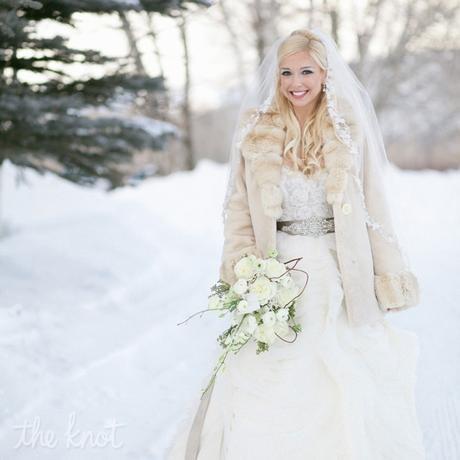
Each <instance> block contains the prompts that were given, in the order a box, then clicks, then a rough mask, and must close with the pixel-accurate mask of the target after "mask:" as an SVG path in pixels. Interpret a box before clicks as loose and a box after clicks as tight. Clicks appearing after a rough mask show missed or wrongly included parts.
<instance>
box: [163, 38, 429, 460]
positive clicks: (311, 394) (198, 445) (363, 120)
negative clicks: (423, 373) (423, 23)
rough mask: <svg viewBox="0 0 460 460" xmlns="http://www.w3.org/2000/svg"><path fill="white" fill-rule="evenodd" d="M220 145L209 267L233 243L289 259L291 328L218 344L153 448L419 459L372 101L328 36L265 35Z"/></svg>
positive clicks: (323, 458)
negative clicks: (225, 158) (258, 339)
mask: <svg viewBox="0 0 460 460" xmlns="http://www.w3.org/2000/svg"><path fill="white" fill-rule="evenodd" d="M231 151H232V154H231V163H230V177H229V182H228V189H227V195H226V199H225V203H224V236H225V240H224V246H223V253H222V264H221V268H220V277H221V279H222V280H224V281H226V282H228V283H230V284H232V283H234V282H235V274H234V272H233V267H234V264H235V263H236V261H238V259H239V258H240V257H241V256H242V255H243V254H245V253H253V254H255V255H257V256H258V257H267V254H268V253H269V252H270V251H271V250H276V251H277V253H278V259H279V260H280V261H283V262H285V261H288V260H291V259H293V258H298V257H302V259H301V260H300V262H299V264H298V265H297V268H300V269H302V270H305V271H306V272H308V274H309V281H308V285H307V288H306V289H305V291H304V292H303V294H302V296H301V297H300V298H299V299H298V302H297V306H296V314H297V318H298V321H299V322H300V324H301V325H302V331H301V332H300V333H299V335H298V337H297V340H295V341H294V342H293V343H287V342H283V341H279V342H276V343H275V344H274V345H272V346H271V348H270V349H269V350H268V351H267V352H265V353H261V354H256V352H255V347H256V344H255V343H254V342H249V343H248V344H246V346H244V347H243V348H242V349H241V350H240V351H239V352H238V353H237V354H229V355H228V357H227V361H226V365H225V371H224V372H222V373H221V374H218V376H217V378H216V380H215V381H214V383H213V385H212V386H211V388H210V391H208V392H207V393H205V395H204V396H203V397H202V399H201V400H200V401H197V403H198V404H197V407H196V410H195V412H194V413H193V414H190V417H188V418H187V420H186V424H185V425H183V426H182V427H181V429H180V430H179V431H178V434H177V437H176V439H175V440H174V443H173V444H172V445H171V447H170V449H169V453H168V459H169V460H224V459H225V460H285V459H286V460H301V459H302V460H307V459H308V460H339V459H340V460H345V459H347V460H399V459H404V460H420V459H424V458H425V451H424V447H423V439H422V434H421V430H420V427H419V423H418V419H417V413H416V407H415V383H416V365H417V358H418V353H419V345H418V338H417V336H416V334H415V333H414V332H412V331H407V330H402V329H398V328H396V327H394V326H392V325H391V324H390V322H389V321H388V319H387V317H386V314H387V313H388V312H395V311H399V310H405V309H407V308H408V307H410V306H413V305H416V304H418V302H419V286H418V282H417V278H416V277H415V275H414V274H413V273H412V272H411V270H410V268H409V265H408V263H407V262H406V261H405V257H404V251H403V250H402V248H401V246H400V245H399V243H398V241H397V238H396V235H395V233H394V230H393V225H392V221H391V217H390V211H389V209H388V201H387V200H386V198H385V189H384V185H383V183H384V178H383V171H384V166H385V165H386V164H387V157H386V153H385V149H384V146H383V143H382V139H381V134H380V130H379V127H378V123H377V121H376V117H375V113H374V109H373V106H372V103H371V102H370V99H369V97H368V95H367V93H366V91H365V89H364V88H363V87H362V86H361V84H360V83H359V81H358V80H357V79H356V77H355V75H354V74H353V72H352V71H351V70H350V69H349V67H348V66H347V65H346V63H345V62H344V61H343V59H342V57H341V56H340V54H339V53H338V51H337V48H336V46H335V43H334V42H333V41H332V39H331V38H330V37H329V36H327V35H325V34H324V33H323V32H321V31H320V30H316V29H314V30H312V31H310V30H295V31H293V32H292V33H291V34H289V35H288V36H286V37H282V38H280V39H278V40H277V41H276V42H275V43H274V44H273V45H272V47H271V49H270V50H269V52H268V53H267V55H266V57H265V59H264V62H263V63H262V64H261V66H260V67H259V69H258V72H257V76H256V79H255V81H254V83H253V85H252V86H251V88H250V89H249V91H248V94H247V96H246V98H245V100H244V101H243V103H242V106H241V109H240V113H239V123H237V129H236V133H235V135H234V138H233V143H232V150H231ZM297 275H298V278H296V276H297ZM292 276H293V277H294V278H295V279H296V281H297V282H298V283H299V285H301V284H302V282H303V278H302V276H301V274H300V273H298V272H296V273H294V274H293V275H292Z"/></svg>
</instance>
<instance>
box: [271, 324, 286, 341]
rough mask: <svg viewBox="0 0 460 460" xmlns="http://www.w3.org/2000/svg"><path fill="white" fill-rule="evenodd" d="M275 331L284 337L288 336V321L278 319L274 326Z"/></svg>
mask: <svg viewBox="0 0 460 460" xmlns="http://www.w3.org/2000/svg"><path fill="white" fill-rule="evenodd" d="M273 329H274V331H275V332H276V333H277V334H278V335H279V336H281V337H283V339H285V338H287V337H288V333H289V325H288V323H287V322H286V321H277V322H276V323H275V325H274V326H273Z"/></svg>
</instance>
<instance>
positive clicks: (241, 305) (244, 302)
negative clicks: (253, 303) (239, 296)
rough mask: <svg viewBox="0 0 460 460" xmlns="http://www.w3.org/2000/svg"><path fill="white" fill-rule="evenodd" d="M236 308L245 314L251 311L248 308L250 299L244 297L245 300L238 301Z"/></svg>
mask: <svg viewBox="0 0 460 460" xmlns="http://www.w3.org/2000/svg"><path fill="white" fill-rule="evenodd" d="M236 309H237V310H238V311H239V312H240V313H242V314H244V313H249V310H248V301H247V300H244V299H243V300H240V301H239V302H238V305H237V306H236Z"/></svg>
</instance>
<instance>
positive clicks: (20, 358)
mask: <svg viewBox="0 0 460 460" xmlns="http://www.w3.org/2000/svg"><path fill="white" fill-rule="evenodd" d="M15 171H16V170H15V168H14V167H13V166H12V165H11V164H10V163H8V162H7V163H6V165H5V166H4V171H3V178H4V185H3V191H2V204H3V217H4V219H6V221H7V223H8V224H9V226H10V227H11V233H10V234H9V235H8V236H7V237H5V238H4V239H2V240H0V362H1V364H0V401H1V404H0V459H7V460H19V459H27V460H34V459H53V460H54V459H55V460H62V459H65V460H73V459H75V460H89V459H97V460H104V459H107V460H119V459H123V460H124V459H126V460H127V459H133V460H134V459H135V460H144V459H149V460H162V459H163V454H164V450H165V449H166V447H167V445H168V443H169V442H170V440H171V438H172V436H173V434H174V432H175V430H176V427H177V425H178V423H179V422H180V421H181V420H182V419H183V418H184V414H186V412H187V411H188V410H190V408H191V407H193V405H194V404H195V400H196V398H197V397H198V395H199V394H200V392H201V390H200V389H201V388H202V384H203V382H204V380H203V379H204V377H205V376H208V375H209V373H210V371H211V369H212V367H213V366H214V364H215V358H216V356H217V353H218V348H217V347H218V346H217V342H216V341H215V338H216V336H217V334H218V332H220V331H221V330H222V324H221V321H222V320H219V319H218V318H217V317H214V316H206V315H204V316H203V317H201V318H194V319H192V320H191V321H189V322H188V323H187V324H183V325H181V326H177V323H178V322H180V321H182V320H184V319H185V318H186V317H187V316H188V315H190V314H191V313H193V312H195V311H198V310H200V309H203V308H206V303H207V295H208V293H209V287H210V286H211V285H212V284H213V283H214V282H215V281H216V280H217V277H218V266H219V261H220V251H221V244H222V228H221V216H220V212H221V204H222V199H223V193H224V184H225V179H226V166H225V165H219V164H216V163H214V162H211V161H202V162H200V164H199V165H198V167H197V168H196V170H195V171H193V172H183V173H177V174H173V175H171V176H169V177H167V178H156V179H151V180H148V181H146V182H144V183H143V184H142V185H140V186H139V187H137V188H125V189H122V190H116V191H114V192H111V193H105V192H103V191H102V190H97V189H85V188H81V187H78V186H76V185H73V184H70V183H68V182H65V181H63V180H61V179H59V178H57V177H55V176H52V175H49V174H47V175H45V176H40V175H38V174H36V173H35V172H33V171H27V172H26V174H25V177H26V179H27V182H28V185H24V184H21V185H19V186H16V184H15V177H16V172H15ZM390 183H391V186H392V187H396V188H397V190H398V193H397V194H396V195H395V197H398V200H399V199H400V200H402V206H401V208H400V212H399V215H398V216H396V217H398V218H399V221H400V222H401V223H402V225H401V229H400V236H401V241H402V243H404V247H405V249H406V252H407V254H408V255H409V258H410V261H411V265H412V268H413V270H414V271H415V272H416V274H417V275H418V278H419V281H420V284H421V290H422V303H421V304H420V305H419V306H417V307H415V308H413V309H409V310H406V311H404V312H401V313H399V314H395V315H393V316H392V317H391V321H392V322H393V323H394V324H397V325H400V326H401V327H404V328H407V329H411V330H414V331H415V332H417V334H418V335H419V337H420V344H421V356H420V360H419V379H418V384H417V385H418V386H417V403H418V412H419V416H420V420H421V424H422V428H423V432H424V437H425V443H426V447H427V451H428V453H429V456H428V458H429V459H430V460H431V459H432V460H458V459H459V458H460V365H459V362H460V339H459V333H458V331H459V330H460V301H459V300H458V299H460V282H459V281H458V280H457V276H458V273H459V269H460V262H459V261H460V244H459V238H460V235H459V228H460V205H459V202H458V197H459V196H460V172H459V171H451V172H447V173H438V172H430V171H427V172H401V171H398V170H394V171H393V172H392V174H391V176H390ZM370 460H371V459H370ZM395 460H403V459H395Z"/></svg>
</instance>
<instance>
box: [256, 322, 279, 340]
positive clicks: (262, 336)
mask: <svg viewBox="0 0 460 460" xmlns="http://www.w3.org/2000/svg"><path fill="white" fill-rule="evenodd" d="M254 337H255V339H256V340H258V341H259V342H264V343H267V344H268V345H271V344H272V343H273V342H274V341H275V340H276V335H275V331H274V330H273V327H271V326H267V325H265V324H261V325H259V326H258V327H257V329H256V330H255V331H254Z"/></svg>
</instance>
